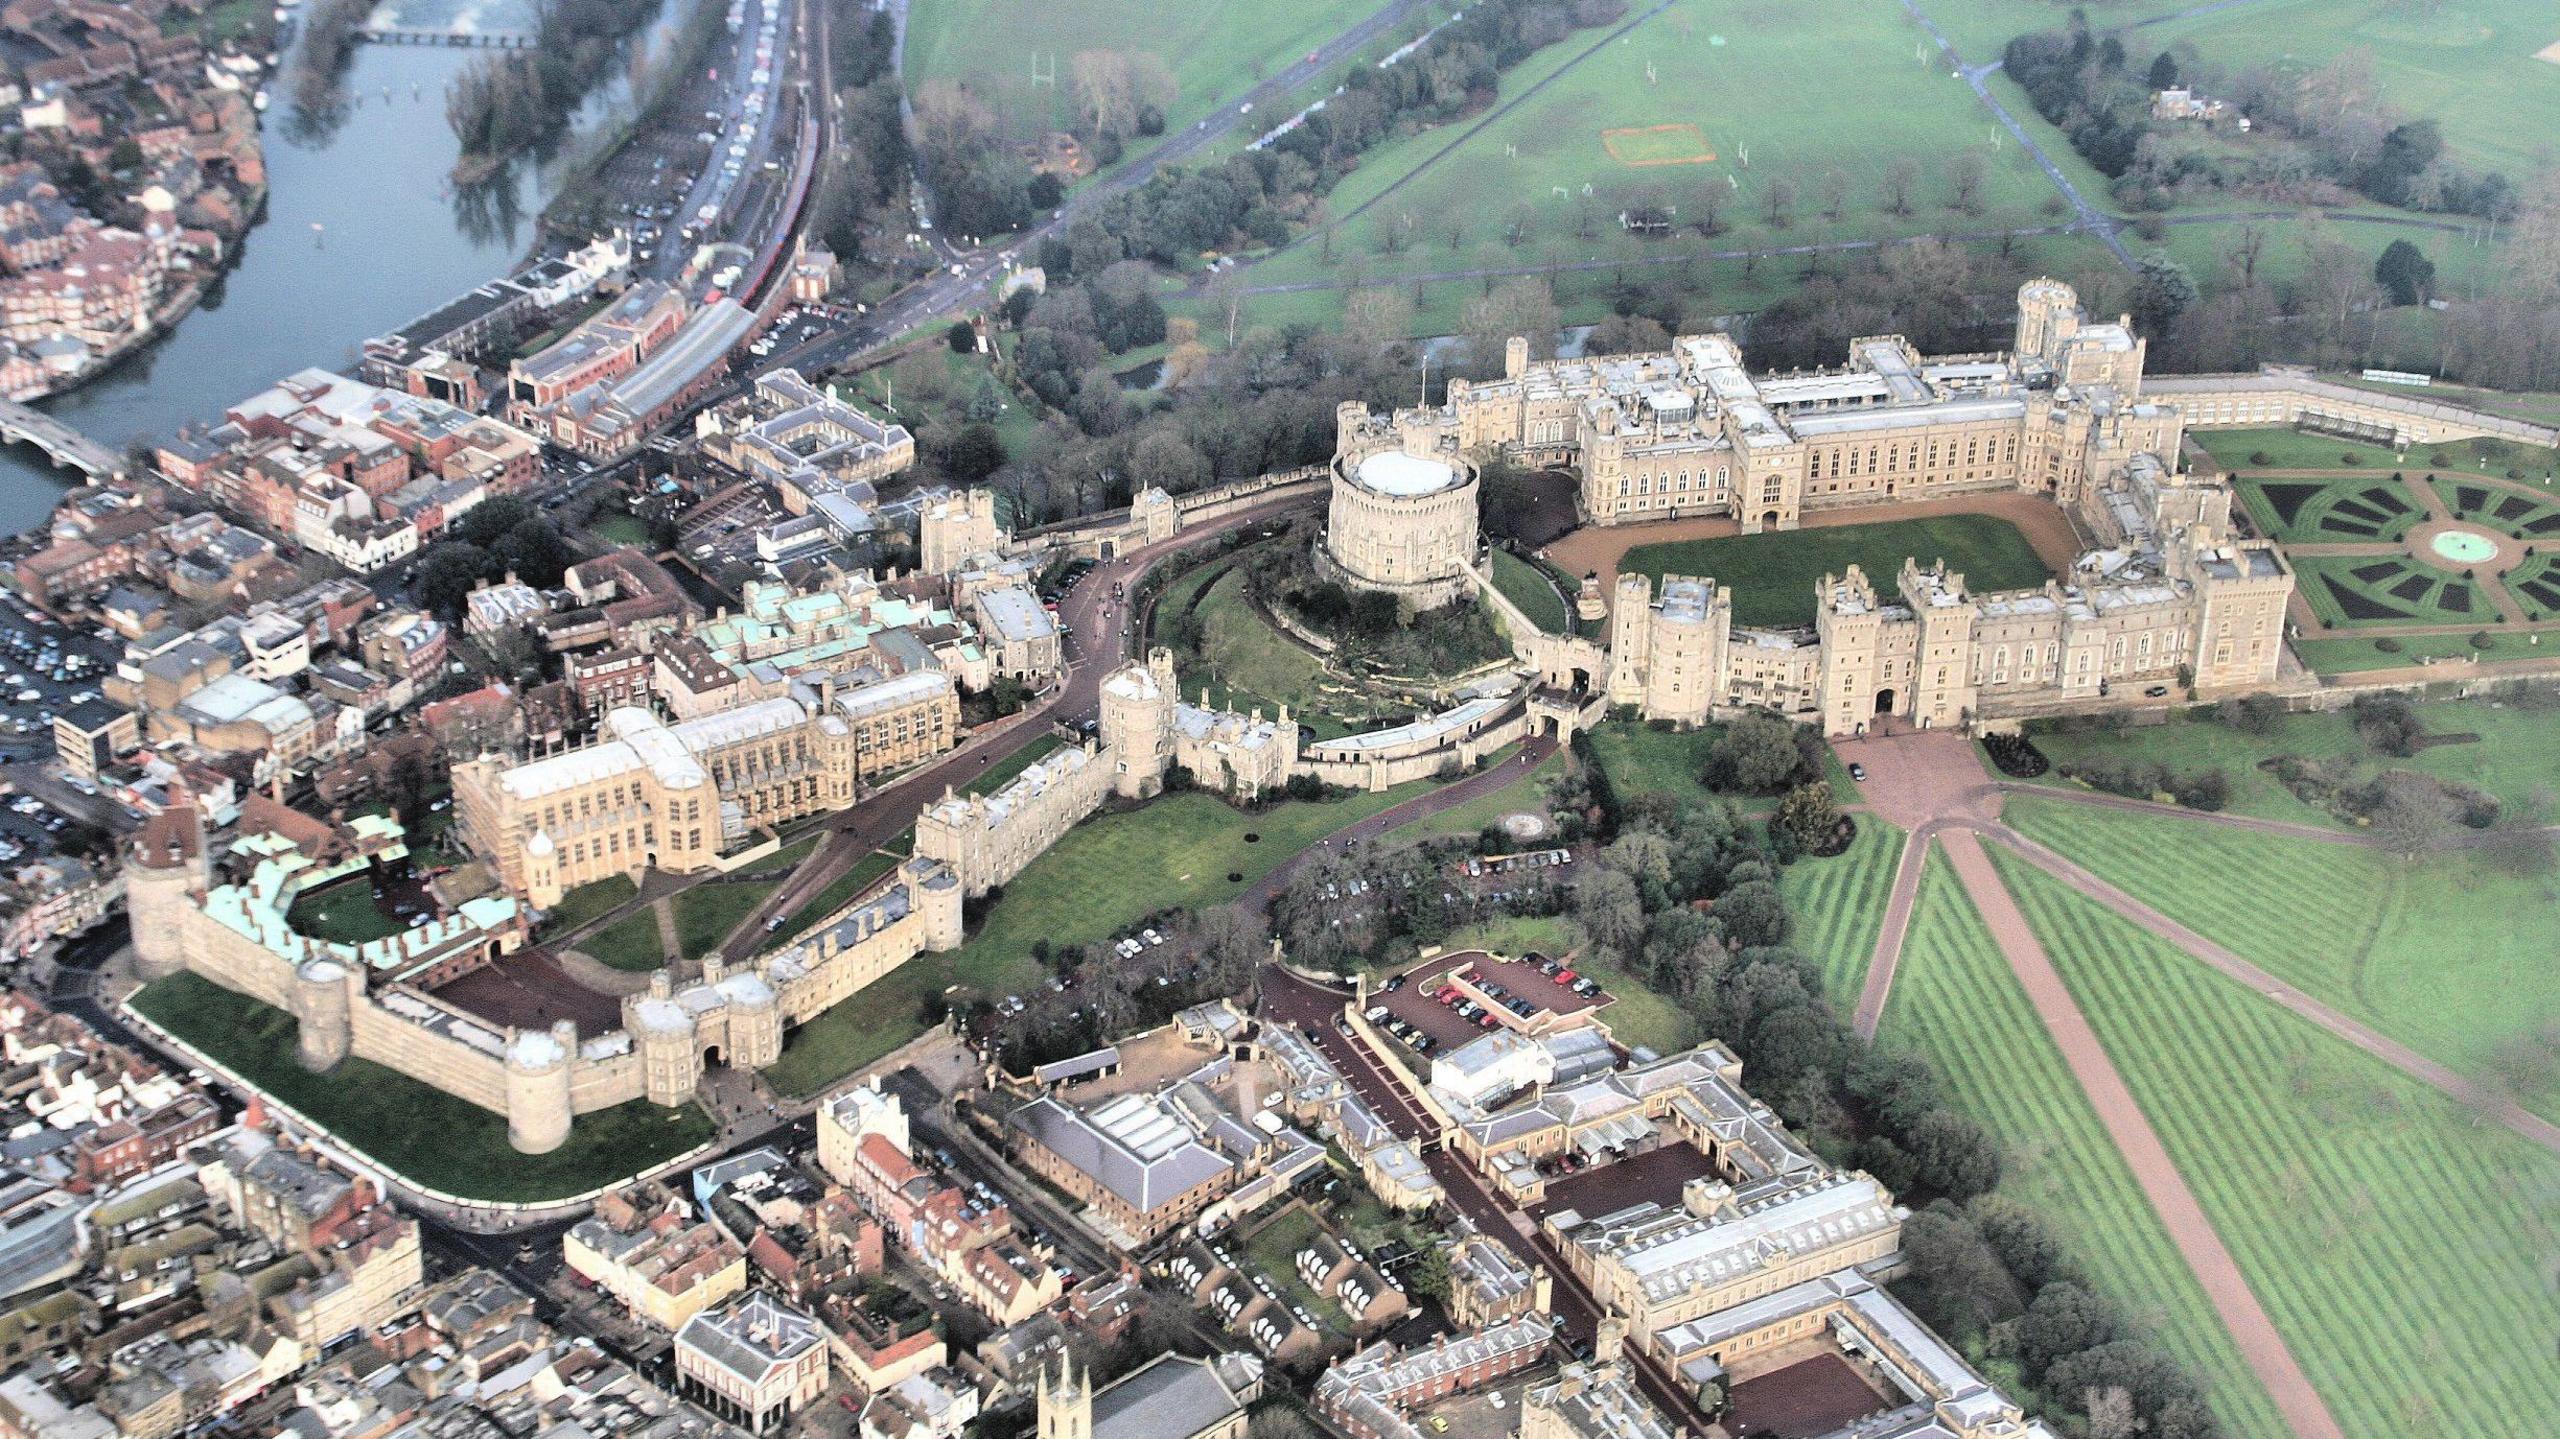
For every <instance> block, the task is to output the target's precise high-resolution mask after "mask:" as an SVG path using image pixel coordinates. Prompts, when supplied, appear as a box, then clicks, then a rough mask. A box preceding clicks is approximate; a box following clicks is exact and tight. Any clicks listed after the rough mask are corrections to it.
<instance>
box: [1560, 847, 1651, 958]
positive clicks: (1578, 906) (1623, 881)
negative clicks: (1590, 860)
mask: <svg viewBox="0 0 2560 1439" xmlns="http://www.w3.org/2000/svg"><path fill="white" fill-rule="evenodd" d="M1573 920H1574V923H1575V924H1577V925H1579V926H1580V927H1581V929H1582V933H1583V937H1584V938H1585V939H1587V940H1589V941H1590V943H1591V945H1592V947H1593V948H1595V949H1599V950H1603V951H1606V952H1607V953H1608V954H1610V955H1612V956H1616V957H1620V958H1623V957H1625V956H1626V955H1628V954H1631V953H1633V952H1634V951H1635V948H1636V946H1637V945H1638V944H1639V943H1641V942H1642V941H1643V938H1644V905H1643V903H1642V901H1641V900H1639V899H1638V897H1637V895H1636V882H1635V881H1634V880H1632V879H1630V878H1628V877H1627V876H1626V875H1625V874H1624V873H1622V872H1620V871H1618V870H1615V869H1608V868H1602V869H1599V870H1597V871H1595V872H1594V873H1592V874H1591V875H1589V876H1587V877H1586V878H1584V880H1583V881H1582V883H1581V884H1580V885H1578V886H1576V887H1575V888H1574V891H1573Z"/></svg>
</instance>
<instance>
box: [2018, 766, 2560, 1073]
mask: <svg viewBox="0 0 2560 1439" xmlns="http://www.w3.org/2000/svg"><path fill="white" fill-rule="evenodd" d="M2009 821H2010V823H2011V824H2013V825H2015V826H2016V827H2017V829H2018V830H2019V832H2020V833H2022V834H2025V835H2028V836H2029V837H2031V838H2034V839H2037V840H2040V841H2042V842H2043V843H2045V844H2047V845H2050V846H2052V847H2053V848H2054V849H2056V850H2058V851H2060V852H2061V853H2063V854H2065V855H2068V856H2070V857H2071V858H2072V859H2074V860H2076V861H2078V862H2079V863H2081V864H2083V865H2086V866H2087V867H2088V868H2090V869H2092V870H2094V871H2096V872H2097V873H2099V874H2101V875H2104V876H2105V877H2106V878H2107V879H2108V880H2110V881H2112V882H2113V883H2115V884H2117V885H2119V886H2121V887H2122V888H2123V889H2124V890H2125V891H2126V892H2127V893H2130V894H2131V895H2133V896H2134V897H2135V898H2136V899H2139V900H2141V901H2142V902H2143V903H2145V904H2147V905H2150V906H2151V907H2152V908H2154V909H2157V910H2159V911H2160V912H2161V913H2163V914H2166V915H2168V916H2169V917H2170V918H2172V919H2175V920H2177V921H2178V922H2179V923H2181V924H2183V925H2186V926H2187V927H2188V928H2190V929H2193V930H2195V931H2196V932H2198V933H2199V934H2203V935H2205V936H2207V937H2208V938H2210V939H2213V940H2215V941H2216V942H2218V943H2220V944H2223V945H2225V946H2228V947H2229V948H2230V949H2231V950H2233V951H2234V952H2236V953H2237V954H2239V955H2240V956H2241V957H2242V958H2244V959H2247V960H2248V961H2250V962H2251V963H2253V964H2256V965H2258V966H2260V967H2262V968H2264V969H2266V970H2267V971H2268V972H2269V973H2271V974H2273V975H2275V976H2276V977H2277V978H2279V979H2282V980H2284V981H2285V982H2286V983H2288V984H2292V985H2295V986H2298V987H2299V988H2301V989H2302V990H2303V991H2304V992H2305V993H2307V994H2310V995H2312V996H2314V997H2316V998H2318V999H2319V1000H2321V1001H2322V1002H2323V1003H2325V1004H2328V1005H2330V1006H2332V1007H2334V1008H2336V1009H2338V1010H2341V1011H2343V1012H2345V1013H2347V1014H2350V1015H2352V1016H2354V1017H2355V1018H2357V1019H2360V1020H2362V1021H2364V1022H2365V1023H2367V1024H2370V1025H2372V1026H2373V1027H2374V1028H2376V1029H2378V1030H2380V1031H2382V1032H2383V1033H2385V1034H2388V1035H2390V1036H2391V1037H2392V1038H2394V1039H2397V1040H2399V1041H2401V1042H2402V1043H2404V1044H2407V1045H2409V1046H2411V1047H2412V1048H2415V1049H2418V1050H2420V1051H2423V1052H2424V1053H2426V1054H2428V1055H2431V1056H2433V1057H2434V1058H2436V1059H2439V1060H2442V1061H2443V1062H2444V1063H2446V1064H2449V1065H2451V1066H2453V1067H2454V1068H2456V1069H2458V1070H2461V1071H2463V1072H2464V1073H2466V1074H2470V1075H2474V1076H2479V1077H2482V1078H2493V1077H2495V1076H2498V1075H2501V1074H2509V1075H2513V1076H2514V1083H2515V1084H2516V1085H2517V1086H2518V1087H2519V1088H2520V1090H2521V1092H2520V1093H2519V1095H2518V1098H2519V1099H2520V1101H2522V1102H2523V1103H2525V1104H2528V1105H2531V1106H2532V1107H2534V1108H2535V1109H2538V1110H2540V1111H2541V1112H2543V1113H2544V1114H2547V1115H2552V1116H2555V1117H2560V1083H2555V1076H2553V1075H2552V1074H2550V1073H2549V1072H2548V1068H2549V1067H2548V1066H2547V1065H2544V1064H2540V1063H2532V1064H2526V1060H2527V1059H2528V1058H2529V1051H2531V1050H2533V1049H2538V1048H2540V1047H2541V1046H2540V1044H2539V1042H2538V1040H2537V1039H2536V1037H2537V1036H2540V1035H2542V1034H2544V1033H2545V1032H2547V1031H2548V1030H2549V1029H2550V1027H2551V1026H2552V1025H2554V1024H2555V1023H2560V970H2555V969H2554V968H2553V966H2552V964H2551V941H2550V932H2549V927H2548V926H2547V925H2543V924H2530V923H2519V922H2518V919H2519V916H2528V915H2535V916H2548V915H2549V914H2551V913H2552V912H2553V910H2552V906H2553V905H2554V904H2555V903H2560V883H2555V882H2554V881H2553V880H2552V879H2550V878H2547V877H2538V878H2531V879H2523V878H2517V877H2516V876H2513V875H2509V874H2505V873H2502V872H2500V871H2498V870H2495V869H2493V868H2491V867H2489V866H2488V865H2486V864H2484V863H2482V862H2480V861H2479V860H2477V859H2476V858H2474V857H2472V856H2468V855H2448V856H2443V857H2439V858H2436V859H2431V860H2427V861H2424V862H2420V863H2417V864H2410V863H2407V862H2404V861H2402V860H2399V859H2395V858H2393V857H2391V856H2389V855H2386V854H2383V853H2381V852H2379V851H2376V850H2371V849H2365V848H2362V847H2359V846H2353V845H2340V844H2326V843H2323V842H2321V841H2319V840H2312V839H2288V838H2285V837H2283V836H2280V835H2266V834H2255V833H2251V832H2249V831H2246V830H2237V829H2231V828H2229V827H2227V826H2219V825H2201V824H2191V823H2188V822H2186V821H2183V820H2178V819H2174V818H2154V817H2152V816H2149V815H2139V814H2124V813H2117V812H2109V811H2104V810H2093V809H2091V808H2089V807H2087V806H2084V805H2069V806H2066V805H2062V804H2056V803H2053V802H2050V801H2045V802H2037V801H2023V800H2022V801H2019V802H2016V803H2013V804H2011V805H2010V806H2009ZM2235 876H2247V877H2249V878H2248V879H2246V880H2243V881H2241V882H2236V883H2235V882H2234V877H2235ZM2519 1065H2523V1066H2524V1067H2522V1068H2519V1067H2518V1066H2519Z"/></svg>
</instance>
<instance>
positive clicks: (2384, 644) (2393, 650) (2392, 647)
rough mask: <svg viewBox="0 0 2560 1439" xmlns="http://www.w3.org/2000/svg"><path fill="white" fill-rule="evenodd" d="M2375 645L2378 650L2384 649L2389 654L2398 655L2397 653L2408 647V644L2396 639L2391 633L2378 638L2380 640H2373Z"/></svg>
mask: <svg viewBox="0 0 2560 1439" xmlns="http://www.w3.org/2000/svg"><path fill="white" fill-rule="evenodd" d="M2373 647H2374V648H2375V649H2378V650H2380V651H2382V652H2383V653H2384V654H2387V655H2396V654H2398V653H2400V652H2401V651H2402V650H2405V649H2407V648H2408V646H2407V645H2404V644H2402V643H2400V642H2399V641H2398V640H2395V639H2393V638H2391V637H2390V636H2389V635H2384V636H2383V637H2382V638H2380V639H2378V640H2375V641H2374V642H2373Z"/></svg>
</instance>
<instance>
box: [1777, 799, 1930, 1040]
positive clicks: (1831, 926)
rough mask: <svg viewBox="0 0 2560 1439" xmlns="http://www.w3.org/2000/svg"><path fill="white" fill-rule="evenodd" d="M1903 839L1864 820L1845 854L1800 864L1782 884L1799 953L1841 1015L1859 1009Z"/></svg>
mask: <svg viewBox="0 0 2560 1439" xmlns="http://www.w3.org/2000/svg"><path fill="white" fill-rule="evenodd" d="M1903 838H1904V836H1903V832H1902V831H1901V830H1898V829H1896V828H1894V827H1893V826H1892V825H1889V824H1886V823H1885V822H1884V821H1883V820H1880V819H1877V818H1875V817H1874V816H1873V815H1860V816H1858V837H1857V838H1856V839H1853V840H1851V841H1850V842H1849V847H1848V848H1847V849H1845V850H1842V851H1841V852H1840V853H1838V854H1836V855H1833V856H1832V857H1831V858H1829V859H1800V860H1797V861H1796V862H1795V863H1794V864H1791V865H1789V866H1787V872H1786V873H1785V875H1783V876H1782V877H1781V878H1780V879H1779V882H1778V887H1779V888H1780V889H1781V890H1783V891H1784V892H1785V893H1786V897H1787V908H1788V909H1789V910H1790V911H1791V912H1792V913H1793V914H1794V915H1795V938H1794V944H1795V947H1796V949H1797V951H1798V952H1800V953H1802V954H1804V955H1805V956H1806V957H1808V958H1810V959H1812V960H1813V961H1814V963H1816V964H1818V965H1820V966H1821V967H1822V988H1823V992H1824V993H1826V994H1828V995H1830V996H1831V1001H1832V1003H1834V1004H1837V1005H1839V1006H1840V1007H1841V1008H1843V1009H1846V1008H1848V1007H1849V1006H1851V1005H1853V1004H1855V1003H1857V1001H1858V986H1859V985H1861V984H1864V983H1865V982H1866V978H1867V963H1868V961H1869V960H1871V959H1873V958H1874V957H1875V950H1876V933H1877V931H1879V930H1881V929H1882V928H1884V907H1885V901H1886V900H1887V899H1888V898H1890V897H1891V896H1892V893H1893V867H1894V863H1895V861H1897V860H1899V859H1900V858H1901V857H1902V841H1903Z"/></svg>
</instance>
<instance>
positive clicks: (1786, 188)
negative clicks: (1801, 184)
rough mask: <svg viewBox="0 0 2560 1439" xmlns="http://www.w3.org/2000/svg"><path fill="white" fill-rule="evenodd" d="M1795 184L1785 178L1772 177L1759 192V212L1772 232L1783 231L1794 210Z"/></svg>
mask: <svg viewBox="0 0 2560 1439" xmlns="http://www.w3.org/2000/svg"><path fill="white" fill-rule="evenodd" d="M1795 204H1796V183H1795V181H1793V180H1790V179H1787V178H1786V177H1785V176H1782V175H1781V176H1773V177H1771V179H1770V181H1769V183H1768V184H1767V185H1765V186H1763V187H1762V188H1761V191H1760V210H1761V215H1762V217H1763V218H1765V219H1766V220H1768V222H1769V228H1770V229H1772V230H1783V229H1785V228H1787V226H1788V224H1789V223H1790V217H1791V216H1792V214H1793V212H1794V210H1795Z"/></svg>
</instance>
